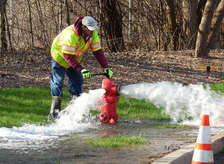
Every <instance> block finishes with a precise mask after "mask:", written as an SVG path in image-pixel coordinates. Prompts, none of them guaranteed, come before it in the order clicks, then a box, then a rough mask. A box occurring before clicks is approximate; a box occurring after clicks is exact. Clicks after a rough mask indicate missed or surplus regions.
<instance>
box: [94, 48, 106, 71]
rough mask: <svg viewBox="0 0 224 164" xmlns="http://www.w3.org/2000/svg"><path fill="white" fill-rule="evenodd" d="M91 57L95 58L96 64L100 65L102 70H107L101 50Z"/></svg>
mask: <svg viewBox="0 0 224 164" xmlns="http://www.w3.org/2000/svg"><path fill="white" fill-rule="evenodd" d="M93 55H94V56H95V57H96V59H97V61H98V63H99V64H100V66H101V67H102V69H103V70H104V69H105V68H108V63H107V59H106V57H105V55H104V52H103V50H102V49H100V50H98V51H95V52H93Z"/></svg>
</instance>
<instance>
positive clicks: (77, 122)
mask: <svg viewBox="0 0 224 164" xmlns="http://www.w3.org/2000/svg"><path fill="white" fill-rule="evenodd" d="M104 92H105V90H103V89H98V90H91V91H90V92H89V93H83V94H82V95H81V96H80V97H78V98H77V99H75V100H74V101H71V103H70V104H69V105H68V106H67V107H66V108H65V109H64V110H63V112H62V113H60V118H59V119H57V120H56V122H55V123H52V124H49V125H43V126H39V125H31V124H27V125H24V126H22V127H13V128H6V127H2V128H0V147H1V148H10V147H16V148H20V147H23V146H24V144H28V145H29V144H33V143H42V142H43V141H44V142H45V143H46V141H47V142H49V143H50V142H51V140H52V139H58V137H59V136H62V135H65V134H68V133H78V132H83V131H85V130H87V129H90V128H97V127H98V124H99V123H98V122H97V121H95V122H93V121H92V122H91V121H85V119H86V116H87V117H88V118H89V117H90V116H89V112H90V110H91V109H100V105H99V101H100V99H101V96H102V95H103V94H104Z"/></svg>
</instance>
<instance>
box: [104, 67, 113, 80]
mask: <svg viewBox="0 0 224 164" xmlns="http://www.w3.org/2000/svg"><path fill="white" fill-rule="evenodd" d="M103 73H104V75H106V77H107V78H112V76H113V74H114V73H113V71H112V70H111V69H110V68H106V69H104V70H103Z"/></svg>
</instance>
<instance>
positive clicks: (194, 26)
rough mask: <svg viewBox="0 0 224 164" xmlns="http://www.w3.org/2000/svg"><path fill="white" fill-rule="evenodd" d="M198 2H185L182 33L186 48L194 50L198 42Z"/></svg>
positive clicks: (183, 5) (183, 3)
mask: <svg viewBox="0 0 224 164" xmlns="http://www.w3.org/2000/svg"><path fill="white" fill-rule="evenodd" d="M197 8H198V2H197V1H195V0H183V1H182V12H183V24H182V31H183V33H184V34H183V35H182V36H184V38H182V39H184V42H186V43H187V44H186V48H187V49H191V48H194V46H195V42H196V36H197V35H196V34H197V31H198V25H199V23H198V19H195V18H196V17H197Z"/></svg>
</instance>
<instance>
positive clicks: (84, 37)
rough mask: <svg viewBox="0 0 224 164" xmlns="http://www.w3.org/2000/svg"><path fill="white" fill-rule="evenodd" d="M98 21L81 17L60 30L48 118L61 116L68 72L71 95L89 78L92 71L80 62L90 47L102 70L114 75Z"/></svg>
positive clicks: (54, 47) (54, 52)
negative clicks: (63, 90) (99, 31)
mask: <svg viewBox="0 0 224 164" xmlns="http://www.w3.org/2000/svg"><path fill="white" fill-rule="evenodd" d="M97 29H98V26H97V22H96V20H95V19H94V18H93V17H91V16H85V17H78V18H77V19H76V21H75V23H74V24H73V25H70V26H68V27H67V28H65V29H64V30H62V31H61V33H60V34H58V35H57V36H56V38H55V39H54V40H53V43H52V46H51V56H52V74H51V78H50V85H51V96H52V104H51V110H50V114H49V116H48V119H49V120H54V119H56V118H58V114H59V112H60V111H61V99H62V96H63V93H62V88H63V86H64V78H65V74H66V75H67V76H68V91H69V93H70V95H71V96H72V97H78V96H80V95H81V93H82V84H83V78H90V77H91V73H90V71H89V70H88V69H87V68H85V67H84V66H83V65H82V64H81V63H80V61H81V60H82V57H83V55H84V53H85V52H86V51H87V49H88V48H89V47H90V49H91V51H92V53H93V55H94V56H95V58H96V59H97V61H98V63H99V64H100V66H101V67H102V71H103V73H104V74H105V75H106V76H107V77H108V78H111V77H112V76H113V71H112V70H111V69H110V68H109V67H108V62H107V59H106V57H105V55H104V51H103V50H102V47H101V43H100V38H99V36H98V32H97Z"/></svg>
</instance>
